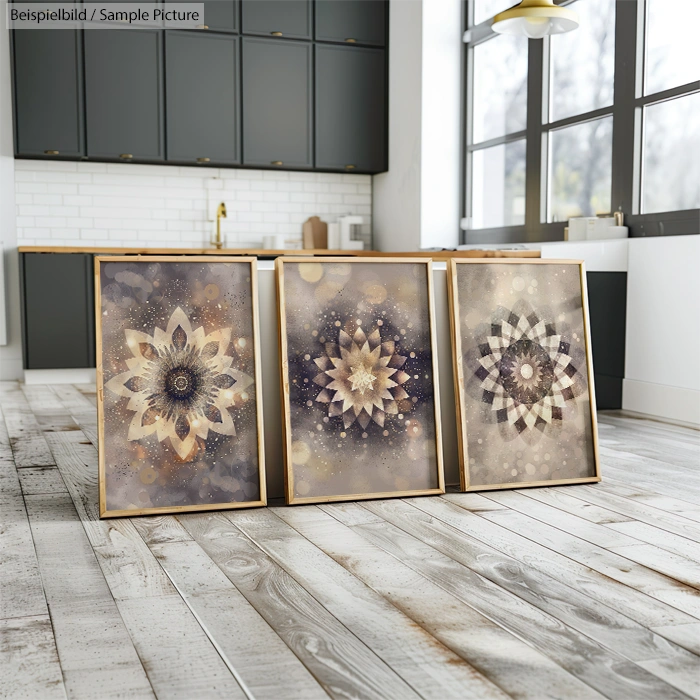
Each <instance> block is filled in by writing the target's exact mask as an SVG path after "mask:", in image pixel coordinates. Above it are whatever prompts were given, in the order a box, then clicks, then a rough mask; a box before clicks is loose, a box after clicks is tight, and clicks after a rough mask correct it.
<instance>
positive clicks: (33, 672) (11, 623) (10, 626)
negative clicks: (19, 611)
mask: <svg viewBox="0 0 700 700" xmlns="http://www.w3.org/2000/svg"><path fill="white" fill-rule="evenodd" d="M0 697H1V698H6V699H7V700H19V699H20V698H26V699H27V700H36V699H37V698H41V700H65V698H66V689H65V686H64V685H63V675H62V674H61V666H60V664H59V661H58V654H57V653H56V644H55V642H54V638H53V628H52V627H51V620H50V619H49V616H48V615H37V616H33V617H15V618H13V619H11V620H0Z"/></svg>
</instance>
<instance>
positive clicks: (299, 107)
mask: <svg viewBox="0 0 700 700" xmlns="http://www.w3.org/2000/svg"><path fill="white" fill-rule="evenodd" d="M242 42H243V56H242V80H243V97H242V100H241V103H242V107H243V162H244V163H245V164H246V165H261V166H268V167H269V166H270V165H274V166H277V167H285V166H287V167H293V168H303V167H308V168H310V167H311V166H312V164H313V163H312V161H313V151H312V143H313V141H312V139H313V125H312V120H313V110H312V78H311V71H312V50H313V47H312V45H311V44H310V43H302V42H298V41H281V40H279V39H256V38H252V37H245V38H243V39H242Z"/></svg>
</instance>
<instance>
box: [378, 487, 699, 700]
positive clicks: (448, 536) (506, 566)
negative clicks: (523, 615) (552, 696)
mask: <svg viewBox="0 0 700 700" xmlns="http://www.w3.org/2000/svg"><path fill="white" fill-rule="evenodd" d="M419 503H420V504H421V505H422V506H423V508H422V509H421V510H419V509H418V508H416V507H413V505H410V504H409V503H403V502H401V501H385V502H382V501H379V502H376V503H372V504H369V505H368V506H367V507H368V508H370V509H371V510H373V512H375V513H381V514H382V515H385V517H387V520H390V521H391V522H392V523H394V524H395V525H397V526H398V527H400V528H401V529H403V530H404V531H407V532H409V533H411V534H413V535H415V536H416V537H418V538H419V539H420V540H421V541H423V542H424V543H426V544H428V545H430V546H431V547H433V548H435V549H437V550H438V551H440V552H441V553H442V554H444V555H446V556H449V557H450V558H452V559H454V560H455V561H458V562H459V563H460V564H463V565H464V566H467V567H468V568H469V569H470V570H472V571H475V572H476V573H478V574H480V575H481V576H483V577H484V578H487V579H488V580H490V581H492V582H493V583H495V584H497V585H499V586H500V587H501V588H503V589H505V590H508V591H510V592H511V593H513V595H516V596H518V597H519V598H521V599H522V600H524V601H527V602H528V603H530V604H531V605H533V606H536V607H537V608H539V609H540V610H542V611H543V612H545V613H547V614H548V615H551V616H552V617H554V618H556V619H557V620H559V621H561V622H563V623H564V624H565V625H566V626H567V627H568V628H569V629H570V630H576V631H578V632H580V633H581V634H584V635H586V636H587V637H588V638H589V639H591V640H594V641H595V642H597V643H598V644H600V645H601V646H602V647H604V648H606V649H607V650H609V651H610V652H614V653H618V654H619V655H620V656H622V657H624V658H625V659H627V660H629V661H633V662H635V663H637V664H638V665H640V666H644V667H646V664H647V662H649V661H654V668H655V675H657V676H659V677H663V678H664V679H665V680H666V681H667V682H669V683H670V684H671V685H675V686H676V687H678V688H679V689H681V690H683V691H684V692H688V691H689V689H691V690H692V692H693V693H695V692H696V691H700V685H698V682H700V658H699V657H697V656H695V655H694V654H691V653H689V652H688V651H687V650H686V649H684V648H681V647H679V646H677V645H676V644H673V643H672V642H669V641H668V640H667V639H665V638H663V637H661V636H659V635H657V634H655V633H653V632H651V631H650V630H648V629H647V628H646V627H644V626H642V625H640V624H638V623H636V622H635V621H633V620H631V619H630V618H628V617H626V616H624V615H620V614H619V613H617V612H615V611H614V610H612V609H610V608H607V607H606V606H603V605H601V604H600V602H599V601H596V600H594V599H593V598H590V597H589V596H586V595H581V594H579V593H577V592H575V591H573V590H571V588H570V587H568V586H566V585H563V584H560V583H559V582H558V581H553V580H551V579H548V578H547V577H542V576H538V575H536V573H535V572H534V571H533V570H532V569H529V568H527V567H523V566H522V565H520V563H519V562H517V561H515V560H513V559H511V558H509V557H504V556H503V555H502V554H501V553H500V552H496V551H494V550H493V549H492V548H491V547H489V546H487V545H485V544H483V543H482V542H479V541H478V540H476V539H474V538H472V537H471V536H469V535H467V534H465V533H464V532H459V533H456V532H455V529H453V528H451V527H450V526H449V525H447V524H446V523H443V522H442V521H441V520H439V519H434V518H430V519H429V520H426V518H425V512H430V511H429V508H426V507H425V506H426V505H427V504H428V503H429V504H431V505H435V506H437V507H438V508H439V509H444V508H445V505H444V501H441V500H440V499H430V500H428V499H421V501H419ZM662 672H663V675H662Z"/></svg>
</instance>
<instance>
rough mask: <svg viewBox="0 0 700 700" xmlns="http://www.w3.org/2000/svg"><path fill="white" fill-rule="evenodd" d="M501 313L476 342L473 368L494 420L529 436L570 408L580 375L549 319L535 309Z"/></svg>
mask: <svg viewBox="0 0 700 700" xmlns="http://www.w3.org/2000/svg"><path fill="white" fill-rule="evenodd" d="M506 313H507V316H506V317H505V318H503V319H500V320H497V321H496V322H495V323H492V325H491V329H490V331H489V335H488V336H487V337H486V339H485V342H483V343H480V344H479V345H478V352H479V357H478V363H479V366H478V368H477V370H476V372H475V374H476V376H477V377H478V379H479V380H480V382H481V388H482V389H483V394H482V401H483V402H484V403H486V404H488V405H490V406H491V410H492V411H494V412H495V416H496V420H497V422H498V423H505V424H506V425H507V426H508V427H511V426H512V428H513V433H512V437H515V434H517V435H520V436H521V437H523V439H525V440H527V441H530V442H531V441H532V438H533V437H536V436H537V435H538V434H539V433H542V432H544V431H545V430H547V429H548V428H550V429H551V427H552V426H556V424H557V421H562V420H564V418H565V414H566V413H567V408H570V409H572V410H575V407H576V402H575V398H576V396H578V395H580V393H581V391H582V390H583V387H584V386H585V381H584V380H583V377H582V376H581V375H580V374H579V373H578V370H577V368H576V363H575V361H574V359H573V358H572V357H571V356H570V355H569V352H570V348H571V343H570V342H568V341H567V340H566V339H565V338H564V337H563V336H562V335H561V334H559V333H557V331H556V329H555V326H554V324H551V323H546V322H545V320H544V319H540V318H539V316H538V315H537V313H535V312H534V311H531V312H527V311H525V312H521V313H516V312H513V311H506ZM569 412H570V411H569Z"/></svg>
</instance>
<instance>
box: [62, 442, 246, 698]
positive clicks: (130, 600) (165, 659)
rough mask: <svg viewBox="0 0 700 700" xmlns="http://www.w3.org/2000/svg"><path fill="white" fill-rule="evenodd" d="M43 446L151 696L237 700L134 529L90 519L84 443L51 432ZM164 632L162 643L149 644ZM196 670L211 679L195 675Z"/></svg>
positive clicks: (88, 454) (230, 680) (91, 496)
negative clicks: (74, 511)
mask: <svg viewBox="0 0 700 700" xmlns="http://www.w3.org/2000/svg"><path fill="white" fill-rule="evenodd" d="M48 441H49V443H50V444H51V445H52V448H53V451H54V453H55V455H56V461H57V464H58V469H59V470H61V472H62V473H63V474H64V477H65V482H66V484H67V486H68V489H69V491H70V494H71V496H72V498H73V502H74V504H76V506H77V508H78V512H79V513H80V517H81V520H82V523H83V526H84V528H85V532H86V535H87V537H88V539H90V542H91V544H92V548H93V551H94V553H95V555H96V557H97V560H98V563H99V565H100V567H101V569H102V573H103V575H104V576H105V579H106V581H107V584H108V585H109V588H110V592H111V594H112V596H113V597H114V598H115V600H116V601H117V607H118V609H119V612H120V613H121V615H122V619H123V620H124V622H125V624H126V628H127V630H128V632H129V634H130V636H131V638H132V640H133V643H134V646H135V648H136V651H137V653H138V655H139V658H140V659H141V662H142V664H143V666H144V668H145V669H146V672H147V675H148V679H149V681H150V683H151V685H152V686H153V689H154V691H155V693H156V695H158V696H159V697H182V698H188V697H222V696H226V695H228V696H230V697H232V698H237V697H240V698H244V697H245V693H244V692H243V691H242V690H241V688H240V686H239V685H238V683H237V682H236V680H235V678H234V676H233V675H232V674H231V671H230V670H229V668H228V667H227V666H226V665H225V664H224V663H223V661H222V660H221V658H220V656H219V654H218V652H217V650H216V647H215V646H214V645H213V643H212V641H211V640H210V639H209V638H208V637H207V635H206V633H205V631H204V630H203V629H202V628H201V627H200V625H199V624H198V622H197V621H196V618H195V617H194V616H193V615H192V613H191V611H190V610H189V608H188V607H187V606H186V605H185V604H184V602H183V601H182V599H181V598H180V595H179V593H178V592H177V590H176V589H175V587H174V586H173V584H172V583H171V581H170V579H169V578H168V576H167V574H166V573H165V571H164V570H163V569H162V567H161V566H160V564H159V563H158V560H157V559H156V557H155V556H154V554H153V553H152V552H151V551H150V549H149V548H148V546H147V544H146V543H145V542H144V540H143V539H142V537H141V535H140V534H139V531H138V530H137V529H136V527H135V526H134V524H133V522H132V521H131V520H128V519H116V520H110V521H104V520H97V519H96V503H95V502H96V499H97V483H96V480H95V478H94V474H95V472H96V469H97V461H96V460H97V455H96V452H95V449H94V447H93V446H92V445H91V444H86V440H85V438H84V436H83V435H82V433H81V432H80V431H73V432H59V433H54V434H52V435H50V436H48ZM88 504H91V507H87V505H88ZM173 520H174V519H173ZM166 632H167V633H168V635H169V636H168V643H167V644H163V643H161V644H157V643H155V642H156V641H157V640H158V638H159V635H163V634H166ZM201 664H204V668H209V670H210V671H211V674H210V675H207V674H206V673H205V674H203V673H202V671H201V669H202V665H201Z"/></svg>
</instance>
